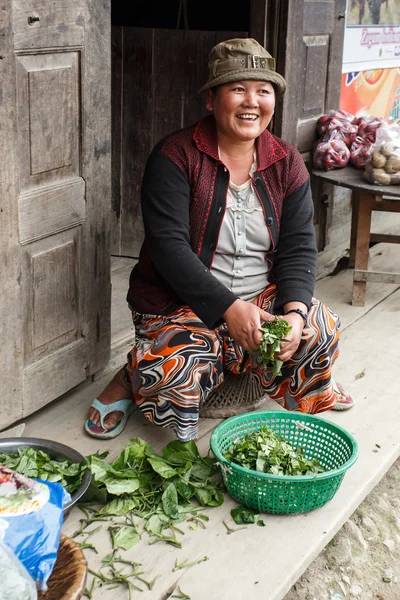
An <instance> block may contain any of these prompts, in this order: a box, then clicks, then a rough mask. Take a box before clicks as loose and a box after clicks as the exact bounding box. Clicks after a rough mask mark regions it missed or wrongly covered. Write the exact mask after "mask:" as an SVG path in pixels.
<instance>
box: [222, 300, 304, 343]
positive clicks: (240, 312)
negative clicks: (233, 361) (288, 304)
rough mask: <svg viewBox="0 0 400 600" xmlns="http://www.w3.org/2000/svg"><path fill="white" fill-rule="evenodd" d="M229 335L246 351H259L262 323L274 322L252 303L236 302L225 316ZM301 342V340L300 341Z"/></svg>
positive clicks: (271, 317)
mask: <svg viewBox="0 0 400 600" xmlns="http://www.w3.org/2000/svg"><path fill="white" fill-rule="evenodd" d="M223 318H224V319H225V322H226V324H227V326H228V331H229V335H230V336H231V338H233V339H234V341H235V342H236V343H237V344H238V345H239V346H241V347H242V348H244V350H250V351H251V350H253V351H254V350H257V349H258V348H259V346H260V344H261V338H262V332H261V331H260V327H261V321H274V319H275V317H274V315H270V314H269V313H267V312H265V310H262V309H261V308H259V307H258V306H256V305H255V304H253V303H252V302H246V301H245V300H239V299H238V300H235V302H234V303H233V304H231V306H230V307H229V308H228V310H226V311H225V312H224V314H223ZM299 341H300V340H299Z"/></svg>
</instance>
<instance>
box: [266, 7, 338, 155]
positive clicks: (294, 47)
mask: <svg viewBox="0 0 400 600" xmlns="http://www.w3.org/2000/svg"><path fill="white" fill-rule="evenodd" d="M278 4H279V6H280V14H279V31H276V32H275V36H276V37H277V43H276V44H275V47H276V52H277V69H278V71H279V72H280V73H281V74H282V75H284V77H285V78H286V80H287V92H286V94H285V96H284V98H283V102H282V103H281V104H280V105H279V107H278V110H277V112H276V119H275V133H276V134H277V135H279V136H281V137H282V138H284V139H285V140H286V141H288V142H290V143H291V144H294V145H295V146H297V148H298V149H299V150H300V152H302V153H309V152H310V151H311V150H312V146H313V143H314V140H315V125H316V121H317V119H318V118H319V117H320V115H322V114H323V113H324V112H326V111H327V110H329V109H332V108H336V109H337V108H339V99H340V81H341V73H342V53H343V36H344V22H345V19H344V16H345V9H346V0H296V2H293V1H292V0H279V2H278ZM274 10H275V11H276V7H274ZM305 158H307V156H305Z"/></svg>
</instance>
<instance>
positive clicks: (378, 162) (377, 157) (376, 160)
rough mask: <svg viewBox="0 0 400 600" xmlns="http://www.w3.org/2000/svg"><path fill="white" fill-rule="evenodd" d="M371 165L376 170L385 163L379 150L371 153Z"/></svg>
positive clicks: (384, 157)
mask: <svg viewBox="0 0 400 600" xmlns="http://www.w3.org/2000/svg"><path fill="white" fill-rule="evenodd" d="M371 160H372V165H373V166H374V167H376V168H377V169H382V168H383V167H384V166H385V163H386V156H384V155H383V154H381V153H380V152H379V150H374V151H373V153H372V158H371Z"/></svg>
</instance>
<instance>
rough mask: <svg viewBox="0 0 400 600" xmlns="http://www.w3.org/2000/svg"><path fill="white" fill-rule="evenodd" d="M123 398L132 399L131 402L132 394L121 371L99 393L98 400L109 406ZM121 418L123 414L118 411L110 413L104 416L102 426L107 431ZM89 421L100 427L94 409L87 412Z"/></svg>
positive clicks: (96, 411)
mask: <svg viewBox="0 0 400 600" xmlns="http://www.w3.org/2000/svg"><path fill="white" fill-rule="evenodd" d="M125 398H132V402H133V393H132V389H131V388H130V386H129V385H128V383H127V382H126V381H125V378H124V373H123V369H121V370H120V371H118V373H117V374H116V375H115V376H114V377H113V379H112V380H111V381H110V383H109V384H108V385H107V386H106V387H105V388H104V390H103V391H102V392H101V394H100V396H98V400H99V401H100V402H101V403H102V404H111V403H112V402H116V401H117V400H124V399H125ZM122 417H123V413H122V412H120V411H116V412H112V413H110V414H109V415H107V416H106V418H105V419H104V425H105V426H106V428H107V429H112V428H113V427H114V426H115V425H116V424H117V423H118V421H120V420H121V419H122ZM89 420H90V421H91V422H92V423H93V424H94V425H97V426H98V427H100V415H99V411H98V410H96V409H95V408H91V409H90V410H89Z"/></svg>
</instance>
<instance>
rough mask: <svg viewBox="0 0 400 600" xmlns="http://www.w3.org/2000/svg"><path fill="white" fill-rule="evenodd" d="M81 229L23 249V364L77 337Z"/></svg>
mask: <svg viewBox="0 0 400 600" xmlns="http://www.w3.org/2000/svg"><path fill="white" fill-rule="evenodd" d="M81 233H82V232H81V228H80V227H76V228H73V229H68V230H66V231H64V232H62V233H61V234H58V235H54V236H50V237H47V238H46V239H43V240H39V241H37V242H34V243H32V244H29V245H27V246H24V255H23V262H22V265H23V270H22V281H23V292H24V297H25V302H24V311H23V312H24V315H25V336H24V342H25V343H24V345H25V363H26V364H28V363H31V362H32V361H33V360H37V359H38V358H39V357H43V355H46V354H51V353H52V352H54V351H55V350H58V349H59V348H60V347H64V346H66V345H68V344H70V343H72V342H74V341H76V339H77V338H78V337H80V335H81V334H80V326H81V321H82V316H81V312H82V302H81V298H82V295H81V288H82V284H83V282H82V280H81V270H80V262H81V256H80V254H81Z"/></svg>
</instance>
